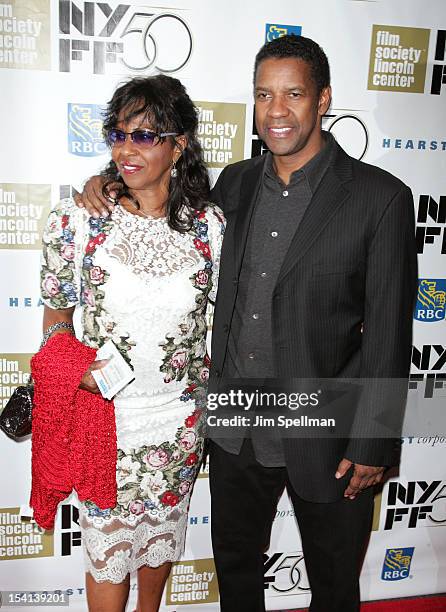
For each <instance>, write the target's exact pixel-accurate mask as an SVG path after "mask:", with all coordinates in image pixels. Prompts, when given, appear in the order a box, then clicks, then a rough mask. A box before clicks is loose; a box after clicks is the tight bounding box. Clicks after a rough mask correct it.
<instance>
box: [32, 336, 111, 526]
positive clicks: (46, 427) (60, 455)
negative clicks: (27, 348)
mask: <svg viewBox="0 0 446 612" xmlns="http://www.w3.org/2000/svg"><path fill="white" fill-rule="evenodd" d="M95 359H96V350H95V349H92V348H90V347H88V346H85V345H84V344H82V343H81V342H79V340H77V339H76V338H75V336H73V335H72V334H69V333H59V334H55V335H54V336H52V337H51V338H50V339H49V340H48V342H47V344H46V345H45V346H44V347H43V348H42V349H41V350H40V351H39V352H38V353H37V354H36V355H34V357H33V358H32V360H31V371H32V377H33V379H34V402H33V419H32V488H31V499H30V506H31V507H32V508H33V509H34V519H35V521H36V523H37V524H38V525H40V526H41V527H43V528H44V529H52V528H53V527H54V519H55V516H56V512H57V506H58V504H59V503H60V502H61V501H62V500H64V499H65V498H66V497H67V496H69V495H70V493H71V491H72V490H73V489H74V490H75V491H76V492H77V494H78V497H79V499H80V500H81V501H84V500H90V501H92V502H94V503H95V504H96V505H97V506H98V507H99V508H101V509H106V508H114V507H115V506H116V455H117V448H116V422H115V412H114V405H113V402H111V401H108V400H105V399H104V398H103V397H102V396H101V395H95V394H93V393H90V392H88V391H84V390H82V389H79V388H78V387H79V383H80V381H81V379H82V376H83V375H84V374H85V372H86V371H87V369H88V367H89V366H90V364H91V363H92V362H93V361H94V360H95Z"/></svg>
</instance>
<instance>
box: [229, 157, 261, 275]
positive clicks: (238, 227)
mask: <svg viewBox="0 0 446 612" xmlns="http://www.w3.org/2000/svg"><path fill="white" fill-rule="evenodd" d="M263 166H264V160H262V162H261V163H258V164H257V165H256V166H254V167H253V168H250V169H249V170H248V171H247V172H246V173H245V174H244V176H243V178H242V181H241V185H240V200H239V202H240V203H239V206H238V208H237V217H236V220H235V227H234V261H235V274H236V276H237V278H238V276H239V273H240V268H241V265H242V261H243V255H244V253H245V249H246V241H247V238H248V231H249V225H250V223H251V218H252V214H253V212H254V208H255V203H256V200H257V196H258V194H259V191H260V187H261V184H262V174H263Z"/></svg>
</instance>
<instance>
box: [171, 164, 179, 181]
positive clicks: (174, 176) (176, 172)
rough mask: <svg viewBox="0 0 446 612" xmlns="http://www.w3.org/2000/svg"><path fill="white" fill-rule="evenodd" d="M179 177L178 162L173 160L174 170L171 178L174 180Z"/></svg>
mask: <svg viewBox="0 0 446 612" xmlns="http://www.w3.org/2000/svg"><path fill="white" fill-rule="evenodd" d="M177 175H178V170H177V162H176V161H175V160H172V168H171V169H170V176H171V177H172V178H176V177H177Z"/></svg>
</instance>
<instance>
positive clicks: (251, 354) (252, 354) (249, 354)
mask: <svg viewBox="0 0 446 612" xmlns="http://www.w3.org/2000/svg"><path fill="white" fill-rule="evenodd" d="M255 356H256V354H255V353H248V357H249V359H254V357H255Z"/></svg>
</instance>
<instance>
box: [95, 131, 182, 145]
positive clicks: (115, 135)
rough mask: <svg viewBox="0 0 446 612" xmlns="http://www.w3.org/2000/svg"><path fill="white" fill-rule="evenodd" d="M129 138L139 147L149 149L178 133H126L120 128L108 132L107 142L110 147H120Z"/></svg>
mask: <svg viewBox="0 0 446 612" xmlns="http://www.w3.org/2000/svg"><path fill="white" fill-rule="evenodd" d="M127 136H130V138H131V140H132V142H133V144H134V145H136V146H137V147H143V148H146V149H149V148H150V147H154V146H155V145H157V144H158V143H159V142H161V140H163V139H164V138H166V136H178V134H177V132H162V133H161V134H157V133H156V132H152V131H151V130H145V129H139V130H133V132H124V130H119V129H118V128H111V129H110V130H108V132H107V135H106V140H107V143H108V145H109V146H110V147H120V146H122V145H123V144H124V143H125V141H126V139H127Z"/></svg>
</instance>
